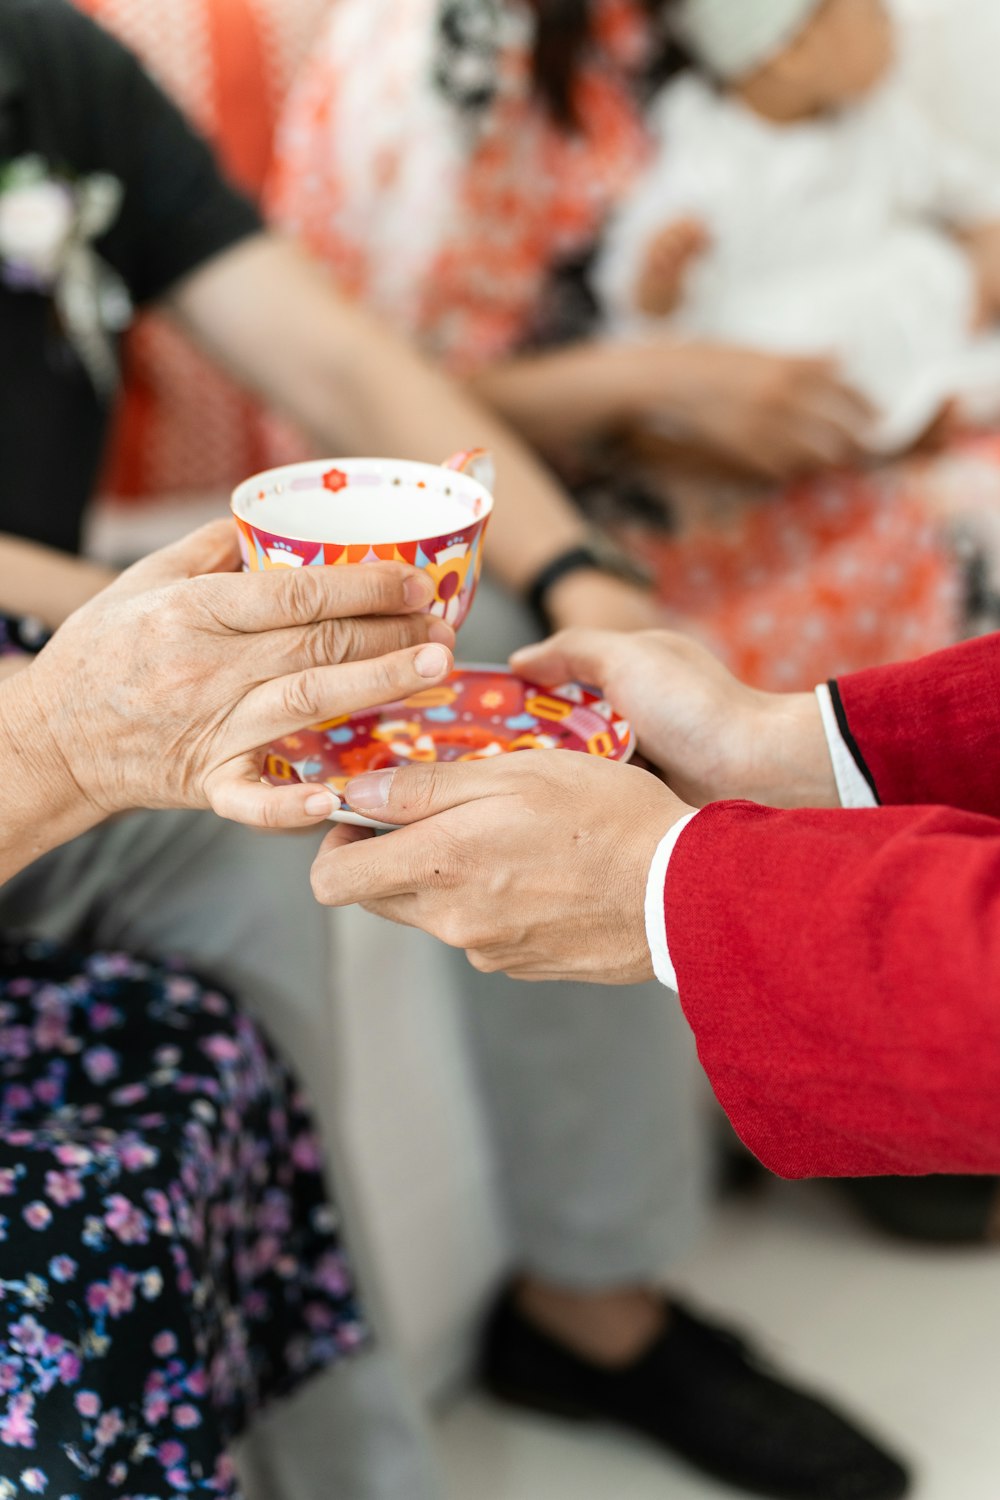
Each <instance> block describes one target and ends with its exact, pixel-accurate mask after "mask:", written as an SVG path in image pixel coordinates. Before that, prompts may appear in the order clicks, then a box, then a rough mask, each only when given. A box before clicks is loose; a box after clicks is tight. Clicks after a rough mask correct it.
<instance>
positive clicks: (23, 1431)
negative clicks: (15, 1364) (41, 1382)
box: [0, 1391, 38, 1448]
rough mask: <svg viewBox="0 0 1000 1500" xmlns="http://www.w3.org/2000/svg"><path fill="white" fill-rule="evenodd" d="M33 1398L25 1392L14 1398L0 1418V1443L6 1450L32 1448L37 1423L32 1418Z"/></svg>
mask: <svg viewBox="0 0 1000 1500" xmlns="http://www.w3.org/2000/svg"><path fill="white" fill-rule="evenodd" d="M34 1409H35V1398H34V1397H33V1396H32V1395H30V1394H29V1393H28V1392H27V1391H25V1392H23V1393H22V1394H21V1395H20V1396H14V1397H13V1399H12V1400H11V1401H10V1403H9V1404H8V1406H7V1411H6V1413H5V1414H4V1416H3V1417H2V1418H0V1443H3V1444H4V1446H5V1447H6V1448H33V1447H34V1446H35V1428H36V1427H37V1425H38V1424H37V1422H35V1421H34V1420H33V1418H32V1415H31V1414H32V1412H33V1411H34Z"/></svg>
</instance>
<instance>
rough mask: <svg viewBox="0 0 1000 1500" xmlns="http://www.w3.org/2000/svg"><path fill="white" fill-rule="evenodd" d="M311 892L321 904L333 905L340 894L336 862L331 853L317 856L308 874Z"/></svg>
mask: <svg viewBox="0 0 1000 1500" xmlns="http://www.w3.org/2000/svg"><path fill="white" fill-rule="evenodd" d="M309 884H310V886H311V887H312V893H313V895H314V896H315V897H316V900H317V901H318V902H319V903H320V905H321V906H335V905H336V904H337V900H338V897H339V894H340V890H339V882H338V880H337V872H336V864H335V860H334V858H333V856H332V855H329V854H320V855H319V856H317V859H316V862H315V863H314V865H313V867H312V870H311V871H310V874H309Z"/></svg>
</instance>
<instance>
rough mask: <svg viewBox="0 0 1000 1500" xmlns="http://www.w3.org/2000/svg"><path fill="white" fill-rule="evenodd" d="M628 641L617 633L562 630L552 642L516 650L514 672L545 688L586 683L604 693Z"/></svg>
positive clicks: (542, 642) (610, 631)
mask: <svg viewBox="0 0 1000 1500" xmlns="http://www.w3.org/2000/svg"><path fill="white" fill-rule="evenodd" d="M628 639H630V637H628V636H624V635H620V634H618V633H617V632H615V631H613V630H562V631H560V632H559V634H558V635H554V636H552V638H551V639H550V640H547V641H541V642H540V643H539V644H538V645H536V646H525V647H524V649H523V650H521V651H515V652H514V655H513V656H512V657H511V659H510V665H511V670H512V671H513V672H516V674H517V675H518V677H524V678H526V679H528V680H529V681H530V682H537V683H538V684H539V685H540V686H541V687H560V686H561V685H562V684H563V683H565V682H585V683H588V684H589V685H591V686H593V687H596V688H599V689H600V690H601V692H603V691H604V689H605V688H606V686H607V684H608V680H609V679H610V677H611V674H612V671H613V670H614V667H615V666H616V665H617V663H618V658H619V653H620V651H621V647H622V644H623V642H624V641H626V640H628Z"/></svg>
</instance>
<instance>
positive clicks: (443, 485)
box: [233, 450, 491, 630]
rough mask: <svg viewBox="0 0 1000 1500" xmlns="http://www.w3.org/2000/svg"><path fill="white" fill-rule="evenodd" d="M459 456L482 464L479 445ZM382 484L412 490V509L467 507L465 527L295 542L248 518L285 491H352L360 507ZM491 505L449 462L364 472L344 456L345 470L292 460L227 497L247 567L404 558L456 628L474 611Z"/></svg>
mask: <svg viewBox="0 0 1000 1500" xmlns="http://www.w3.org/2000/svg"><path fill="white" fill-rule="evenodd" d="M462 458H463V459H468V460H469V461H470V462H477V463H482V462H483V461H484V456H483V455H482V454H481V451H480V450H475V451H474V453H472V454H469V455H462ZM413 472H420V473H422V474H423V473H425V474H426V477H425V478H420V479H414V478H412V477H411V474H412V473H413ZM387 483H389V484H392V485H398V486H399V487H400V489H401V490H404V491H408V492H409V493H411V494H412V496H413V501H414V508H415V510H416V509H417V507H419V503H420V500H421V498H422V497H425V498H430V497H433V496H435V495H441V496H443V497H445V498H446V499H448V500H449V501H451V502H454V503H457V504H458V505H459V506H461V507H464V508H465V509H466V510H467V511H468V514H469V516H470V518H471V519H470V521H469V524H468V525H467V526H464V527H460V528H459V529H458V530H455V531H452V532H449V533H445V534H444V535H441V536H434V537H427V538H423V539H421V540H420V541H409V542H385V543H383V542H361V543H353V544H343V543H339V542H328V541H317V540H313V541H303V540H298V539H296V538H294V537H287V536H284V535H281V534H279V533H277V532H274V531H270V530H267V529H266V528H264V527H262V526H258V525H256V524H255V523H254V521H253V520H252V519H251V517H252V514H253V511H254V508H255V507H256V506H258V505H264V504H268V508H269V512H271V513H273V501H274V500H275V499H276V498H278V497H280V496H282V495H283V494H289V495H291V494H293V493H295V492H298V493H303V492H305V493H309V492H311V493H313V494H320V493H322V492H327V493H329V494H330V495H338V494H340V493H341V492H342V491H344V490H347V489H351V490H353V491H355V492H356V493H357V496H358V502H359V504H360V503H363V501H364V499H365V490H366V489H368V490H369V491H374V490H378V491H384V489H385V486H386V484H387ZM369 503H370V502H369ZM376 503H377V502H376ZM490 507H491V499H490V496H489V493H488V492H487V491H486V490H485V489H484V488H483V487H482V486H481V485H480V484H479V483H478V482H477V481H471V480H468V479H465V478H464V477H461V476H460V475H459V471H457V470H456V469H454V468H452V467H451V466H450V462H449V465H442V466H441V468H436V467H435V466H433V465H431V464H426V465H419V466H417V465H412V464H410V465H400V466H397V465H393V464H392V463H391V462H389V461H386V463H385V465H384V466H383V465H380V466H379V467H378V468H367V469H365V468H362V469H358V468H356V467H354V466H353V465H352V464H351V462H350V461H345V462H344V464H343V467H341V466H339V465H337V464H331V465H325V466H324V465H318V464H301V465H294V466H292V468H290V469H285V470H281V469H275V470H272V471H271V472H270V473H269V474H262V475H260V476H259V477H258V478H257V479H255V480H254V481H253V482H250V481H248V482H247V484H245V485H241V486H240V488H239V489H238V490H237V492H236V494H235V496H234V497H233V510H234V513H235V514H236V521H237V525H238V526H239V529H240V548H241V551H242V553H243V561H244V563H245V565H246V567H247V568H248V569H249V571H250V572H252V573H259V572H264V571H267V570H269V569H271V568H302V567H336V566H341V565H343V564H347V563H371V562H404V563H409V564H410V565H411V566H413V567H417V568H420V569H422V570H423V571H424V572H425V573H427V574H428V575H429V576H430V577H431V578H432V579H433V580H434V586H435V598H434V602H433V604H432V605H431V606H430V609H429V611H428V612H429V613H430V614H434V615H438V616H440V618H441V619H443V620H446V621H447V622H448V624H449V625H452V626H454V628H455V629H456V630H457V629H458V628H459V626H460V625H461V624H462V622H463V621H464V620H465V618H466V616H467V615H468V613H469V610H470V609H471V608H472V601H473V598H474V597H475V592H476V586H477V585H478V583H479V575H480V573H481V572H482V566H483V537H484V535H485V532H486V526H487V523H488V521H489V516H490ZM373 529H374V528H373Z"/></svg>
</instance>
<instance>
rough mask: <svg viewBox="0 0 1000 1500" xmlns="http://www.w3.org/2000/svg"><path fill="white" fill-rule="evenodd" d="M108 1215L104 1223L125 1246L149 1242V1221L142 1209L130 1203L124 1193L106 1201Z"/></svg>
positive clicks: (113, 1195) (116, 1194) (112, 1195)
mask: <svg viewBox="0 0 1000 1500" xmlns="http://www.w3.org/2000/svg"><path fill="white" fill-rule="evenodd" d="M104 1201H105V1202H106V1204H107V1206H108V1207H107V1213H106V1214H105V1215H104V1222H105V1224H106V1225H107V1226H108V1228H109V1229H110V1230H111V1233H112V1234H113V1235H114V1236H115V1238H116V1239H119V1240H121V1242H122V1244H123V1245H145V1244H148V1242H149V1220H148V1218H147V1217H146V1215H145V1214H144V1213H143V1211H142V1209H141V1208H137V1207H136V1205H135V1204H134V1203H131V1202H129V1200H128V1198H126V1197H125V1196H124V1195H123V1194H122V1193H112V1194H111V1196H110V1198H106V1199H105V1200H104Z"/></svg>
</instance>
